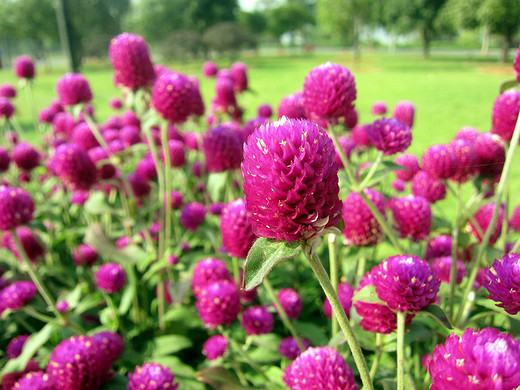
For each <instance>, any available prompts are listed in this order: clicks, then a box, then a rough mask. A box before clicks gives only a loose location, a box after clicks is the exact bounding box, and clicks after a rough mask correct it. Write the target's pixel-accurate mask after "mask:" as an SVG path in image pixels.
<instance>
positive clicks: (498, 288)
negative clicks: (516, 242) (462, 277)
mask: <svg viewBox="0 0 520 390" xmlns="http://www.w3.org/2000/svg"><path fill="white" fill-rule="evenodd" d="M484 287H486V288H487V289H488V291H489V296H488V298H489V299H492V300H493V301H495V302H498V304H497V306H498V307H502V308H504V310H505V311H506V312H508V313H509V314H512V315H515V314H517V313H518V312H519V311H520V292H519V290H520V255H519V254H517V253H510V254H507V255H505V256H504V257H502V259H500V260H498V259H496V260H495V261H494V262H493V265H492V266H491V267H489V268H488V269H486V283H485V285H484Z"/></svg>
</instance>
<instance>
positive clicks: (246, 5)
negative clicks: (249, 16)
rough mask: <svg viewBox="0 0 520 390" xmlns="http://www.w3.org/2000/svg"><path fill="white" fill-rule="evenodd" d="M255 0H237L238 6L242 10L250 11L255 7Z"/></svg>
mask: <svg viewBox="0 0 520 390" xmlns="http://www.w3.org/2000/svg"><path fill="white" fill-rule="evenodd" d="M256 1H257V0H238V5H240V8H241V9H243V10H244V11H252V10H254V9H255V5H256Z"/></svg>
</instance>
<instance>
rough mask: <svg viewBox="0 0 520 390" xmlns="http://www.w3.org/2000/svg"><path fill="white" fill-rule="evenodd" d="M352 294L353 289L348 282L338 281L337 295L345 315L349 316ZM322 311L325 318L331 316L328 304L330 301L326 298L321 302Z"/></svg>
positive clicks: (330, 308)
mask: <svg viewBox="0 0 520 390" xmlns="http://www.w3.org/2000/svg"><path fill="white" fill-rule="evenodd" d="M353 296H354V289H353V288H352V286H351V285H350V284H348V283H339V284H338V297H339V301H340V302H341V306H342V307H343V310H345V313H346V314H347V317H348V318H350V309H351V308H352V297H353ZM323 312H324V313H325V315H326V316H327V318H332V307H331V306H330V302H329V300H328V298H325V302H323Z"/></svg>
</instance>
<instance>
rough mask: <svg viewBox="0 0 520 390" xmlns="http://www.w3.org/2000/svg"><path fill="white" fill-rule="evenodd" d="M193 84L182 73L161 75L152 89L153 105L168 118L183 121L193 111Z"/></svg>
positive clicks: (173, 121) (174, 121)
mask: <svg viewBox="0 0 520 390" xmlns="http://www.w3.org/2000/svg"><path fill="white" fill-rule="evenodd" d="M193 96H194V94H193V85H192V83H191V82H190V80H189V79H188V77H186V76H185V75H183V74H181V73H175V72H171V73H166V74H164V75H162V76H161V77H159V78H158V79H157V80H156V81H155V84H154V86H153V90H152V106H153V107H154V108H155V110H157V112H158V113H159V114H160V115H161V116H162V117H163V118H164V119H166V120H168V121H170V122H172V123H183V122H185V121H186V119H188V116H190V114H191V113H192V102H193Z"/></svg>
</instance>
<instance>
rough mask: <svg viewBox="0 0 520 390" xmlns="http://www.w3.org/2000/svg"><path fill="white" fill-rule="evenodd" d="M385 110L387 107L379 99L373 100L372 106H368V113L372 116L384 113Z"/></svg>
mask: <svg viewBox="0 0 520 390" xmlns="http://www.w3.org/2000/svg"><path fill="white" fill-rule="evenodd" d="M387 111H388V107H387V105H386V103H385V102H383V101H381V100H378V101H377V102H374V104H372V107H371V108H370V113H371V114H372V115H374V116H380V115H385V114H386V112H387Z"/></svg>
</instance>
